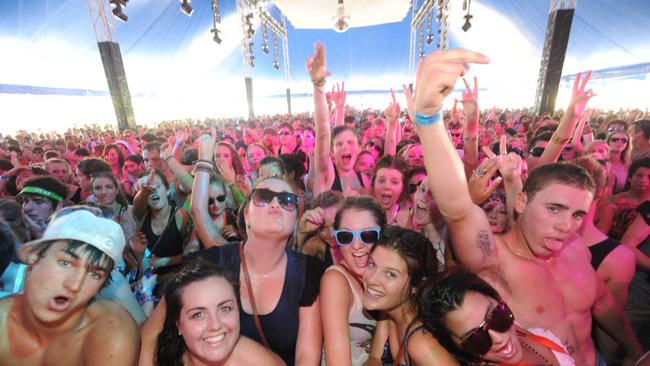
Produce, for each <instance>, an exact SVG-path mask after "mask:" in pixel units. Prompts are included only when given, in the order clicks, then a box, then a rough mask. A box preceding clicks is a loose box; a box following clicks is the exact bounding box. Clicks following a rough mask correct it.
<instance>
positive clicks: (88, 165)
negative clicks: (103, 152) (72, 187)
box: [77, 158, 112, 177]
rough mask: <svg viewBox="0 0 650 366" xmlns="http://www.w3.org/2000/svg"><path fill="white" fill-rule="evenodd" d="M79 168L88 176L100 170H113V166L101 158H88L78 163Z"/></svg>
mask: <svg viewBox="0 0 650 366" xmlns="http://www.w3.org/2000/svg"><path fill="white" fill-rule="evenodd" d="M77 169H78V170H79V171H80V172H81V173H82V174H84V175H87V176H88V177H90V176H92V175H94V174H97V173H99V172H112V170H111V166H110V165H108V163H107V162H106V161H104V160H103V159H100V158H86V159H83V160H82V161H80V162H79V164H77Z"/></svg>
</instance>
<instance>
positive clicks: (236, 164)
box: [215, 141, 246, 176]
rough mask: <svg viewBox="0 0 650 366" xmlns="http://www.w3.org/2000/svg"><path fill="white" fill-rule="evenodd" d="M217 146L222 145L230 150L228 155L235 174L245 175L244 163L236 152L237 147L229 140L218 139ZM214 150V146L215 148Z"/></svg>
mask: <svg viewBox="0 0 650 366" xmlns="http://www.w3.org/2000/svg"><path fill="white" fill-rule="evenodd" d="M219 146H224V147H226V148H228V150H230V157H231V159H232V168H233V170H234V171H235V174H237V175H240V176H241V175H245V174H246V172H245V171H244V164H242V162H241V157H240V156H239V154H237V149H235V146H233V144H231V143H229V142H225V141H219V142H217V147H219ZM215 152H216V148H215Z"/></svg>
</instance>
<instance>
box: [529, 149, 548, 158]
mask: <svg viewBox="0 0 650 366" xmlns="http://www.w3.org/2000/svg"><path fill="white" fill-rule="evenodd" d="M544 150H546V149H545V148H543V147H534V148H532V149H530V152H529V153H530V155H532V156H534V157H536V158H539V157H540V156H542V154H543V153H544Z"/></svg>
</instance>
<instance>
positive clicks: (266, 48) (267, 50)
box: [262, 43, 269, 55]
mask: <svg viewBox="0 0 650 366" xmlns="http://www.w3.org/2000/svg"><path fill="white" fill-rule="evenodd" d="M262 52H264V54H265V55H268V54H269V45H268V44H266V43H263V44H262Z"/></svg>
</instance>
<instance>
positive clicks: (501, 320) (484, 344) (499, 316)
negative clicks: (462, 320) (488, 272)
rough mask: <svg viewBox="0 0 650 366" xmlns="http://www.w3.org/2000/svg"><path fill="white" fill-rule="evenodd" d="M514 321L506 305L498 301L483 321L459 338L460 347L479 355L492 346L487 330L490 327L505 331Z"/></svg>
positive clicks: (500, 331) (501, 331)
mask: <svg viewBox="0 0 650 366" xmlns="http://www.w3.org/2000/svg"><path fill="white" fill-rule="evenodd" d="M514 322H515V316H514V315H513V314H512V311H510V308H509V307H508V305H507V304H506V303H505V302H503V301H499V303H498V304H497V306H496V307H495V308H494V309H492V311H490V313H489V314H488V315H487V316H486V318H485V320H483V323H481V324H480V325H479V326H478V327H476V328H474V329H472V330H471V331H470V332H469V333H468V334H467V335H465V336H464V337H463V338H462V339H461V342H460V347H461V348H462V349H463V351H465V352H467V353H469V354H471V355H475V356H478V357H481V356H483V355H485V354H486V353H488V352H489V351H490V349H491V348H492V337H491V336H490V333H489V332H488V331H489V330H490V329H491V330H493V331H495V332H499V333H505V332H507V331H508V330H510V328H512V325H513V324H514Z"/></svg>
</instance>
